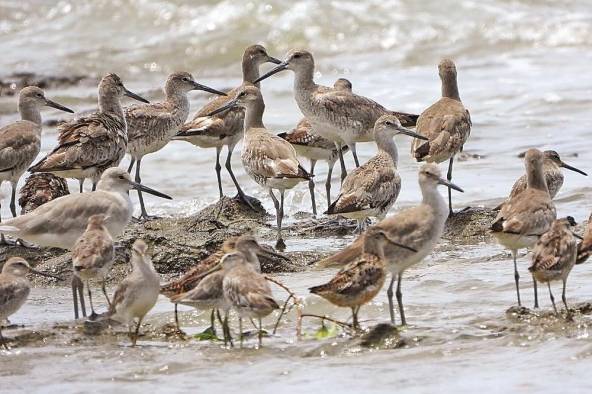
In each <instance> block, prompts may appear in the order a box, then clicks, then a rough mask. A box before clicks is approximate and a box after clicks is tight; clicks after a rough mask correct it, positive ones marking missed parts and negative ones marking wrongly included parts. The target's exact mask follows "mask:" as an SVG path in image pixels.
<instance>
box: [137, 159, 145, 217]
mask: <svg viewBox="0 0 592 394" xmlns="http://www.w3.org/2000/svg"><path fill="white" fill-rule="evenodd" d="M141 164H142V158H141V157H140V158H139V159H138V161H137V163H136V179H135V181H136V182H137V183H142V178H141V177H140V165H141ZM138 200H140V210H141V211H142V213H141V214H140V218H144V219H148V212H146V207H145V206H144V197H143V196H142V191H141V190H138Z"/></svg>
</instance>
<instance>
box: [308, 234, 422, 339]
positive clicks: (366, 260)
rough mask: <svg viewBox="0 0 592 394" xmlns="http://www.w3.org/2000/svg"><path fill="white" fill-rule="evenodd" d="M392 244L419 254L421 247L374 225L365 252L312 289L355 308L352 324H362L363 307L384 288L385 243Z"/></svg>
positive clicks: (365, 242)
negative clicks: (392, 239)
mask: <svg viewBox="0 0 592 394" xmlns="http://www.w3.org/2000/svg"><path fill="white" fill-rule="evenodd" d="M386 244H392V245H394V246H398V247H400V248H403V249H407V250H409V251H411V252H414V253H416V252H417V250H415V249H413V248H409V247H407V246H405V245H401V244H399V243H398V242H395V241H391V240H390V239H389V238H388V236H387V234H386V233H385V232H384V231H383V230H381V229H380V228H378V227H371V228H369V229H368V231H367V232H366V234H365V237H364V246H363V249H362V251H361V252H362V253H361V254H360V255H359V256H357V257H356V258H355V260H354V261H352V262H350V263H348V264H347V265H346V266H345V267H343V268H342V269H341V270H339V272H338V273H337V274H336V275H335V276H334V277H333V278H332V279H331V280H330V281H329V282H327V283H325V284H324V285H320V286H314V287H311V288H309V290H310V292H311V293H313V294H317V295H319V296H321V297H323V298H325V299H326V300H327V301H329V302H331V303H332V304H335V305H337V306H341V307H348V308H351V310H352V325H353V328H354V329H358V328H359V327H360V324H359V321H358V313H359V311H360V308H361V307H362V306H363V305H365V304H367V303H369V302H370V301H372V299H374V297H376V294H378V292H379V291H380V289H382V286H383V285H384V280H385V278H386V261H385V257H384V253H383V250H384V246H385V245H386Z"/></svg>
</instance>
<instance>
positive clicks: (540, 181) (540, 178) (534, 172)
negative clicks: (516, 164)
mask: <svg viewBox="0 0 592 394" xmlns="http://www.w3.org/2000/svg"><path fill="white" fill-rule="evenodd" d="M526 184H527V185H528V187H530V188H532V189H538V190H544V191H546V192H547V193H548V192H549V189H548V188H547V181H546V179H545V175H544V171H543V167H542V166H541V167H540V168H529V169H528V171H527V174H526Z"/></svg>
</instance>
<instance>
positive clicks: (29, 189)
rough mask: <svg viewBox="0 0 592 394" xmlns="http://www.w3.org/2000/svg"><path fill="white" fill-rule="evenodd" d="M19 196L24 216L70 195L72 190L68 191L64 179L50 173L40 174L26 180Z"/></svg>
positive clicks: (32, 175)
mask: <svg viewBox="0 0 592 394" xmlns="http://www.w3.org/2000/svg"><path fill="white" fill-rule="evenodd" d="M19 194H20V197H19V200H18V203H19V206H20V207H21V215H23V214H25V213H29V212H31V211H32V210H34V209H36V208H38V207H40V206H41V205H43V204H45V203H46V202H49V201H51V200H55V199H56V198H58V197H62V196H65V195H67V194H70V190H68V183H67V182H66V180H65V179H64V178H60V177H59V176H55V175H53V174H50V173H49V172H40V173H39V174H31V175H30V176H29V177H28V178H27V179H26V180H25V184H24V185H23V187H21V189H20V190H19Z"/></svg>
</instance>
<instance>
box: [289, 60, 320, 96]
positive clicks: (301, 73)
mask: <svg viewBox="0 0 592 394" xmlns="http://www.w3.org/2000/svg"><path fill="white" fill-rule="evenodd" d="M315 87H316V84H315V82H314V66H309V67H306V68H302V69H299V70H298V71H295V72H294V91H295V92H298V91H302V90H312V89H314V88H315Z"/></svg>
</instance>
